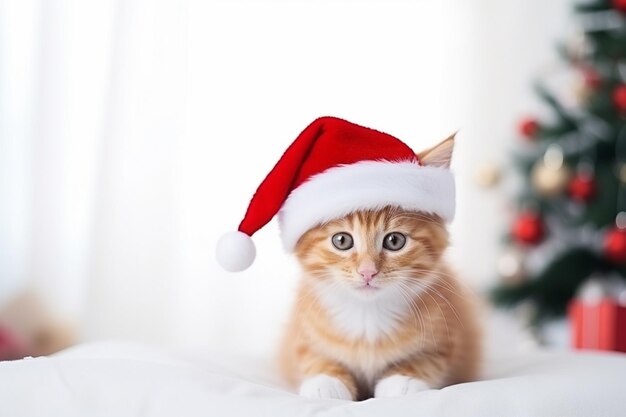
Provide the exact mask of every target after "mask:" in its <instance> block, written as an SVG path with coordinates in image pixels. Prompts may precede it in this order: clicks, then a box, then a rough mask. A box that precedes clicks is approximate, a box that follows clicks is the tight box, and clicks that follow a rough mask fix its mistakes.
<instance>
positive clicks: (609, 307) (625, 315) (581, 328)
mask: <svg viewBox="0 0 626 417" xmlns="http://www.w3.org/2000/svg"><path fill="white" fill-rule="evenodd" d="M568 315H569V320H570V325H571V332H572V333H571V334H572V347H573V348H576V349H595V350H611V351H617V352H626V306H625V305H622V304H620V303H619V302H618V300H617V299H616V298H612V297H602V298H599V299H595V300H586V299H584V298H577V299H574V300H573V301H572V302H571V303H570V305H569V311H568Z"/></svg>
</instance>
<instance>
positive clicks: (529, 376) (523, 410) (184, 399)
mask: <svg viewBox="0 0 626 417" xmlns="http://www.w3.org/2000/svg"><path fill="white" fill-rule="evenodd" d="M273 375H274V373H273V372H272V369H271V366H270V365H269V361H267V360H260V359H257V360H253V359H251V358H241V357H236V356H233V355H216V354H204V355H201V356H198V355H188V354H187V355H183V354H180V353H178V354H173V353H168V352H162V351H157V350H155V349H149V348H145V347H141V346H136V345H128V344H102V343H101V344H93V345H84V346H79V347H77V348H73V349H70V350H67V351H65V352H63V353H61V354H58V355H55V356H52V357H47V358H46V357H42V358H35V359H24V360H21V361H14V362H0V416H2V417H26V416H29V417H30V416H33V417H43V416H46V417H53V416H72V417H73V416H76V417H78V416H80V417H90V416H106V417H123V416H145V417H156V416H163V417H173V416H185V417H192V416H219V417H227V416H251V417H252V416H255V417H256V416H258V417H260V416H271V417H280V416H285V417H296V416H352V417H358V416H383V417H385V416H389V417H391V416H394V417H400V416H412V417H414V416H420V417H426V416H454V417H464V416H480V417H489V416H494V417H503V416H507V417H515V416H533V417H542V416H545V417H562V416H563V417H564V416H572V417H573V416H581V417H592V416H616V417H617V416H620V417H623V416H626V355H620V354H599V353H597V354H592V353H584V354H583V353H567V352H536V353H532V354H527V355H522V356H515V357H513V356H511V357H499V358H490V359H489V360H488V361H487V366H486V371H485V379H484V380H482V381H479V382H473V383H467V384H460V385H455V386H450V387H447V388H444V389H441V390H429V391H424V392H421V393H419V394H415V395H411V396H407V397H403V398H395V399H370V400H367V401H363V402H349V401H339V400H327V401H319V400H309V399H305V398H301V397H299V396H298V395H296V394H294V393H292V392H290V391H289V390H286V389H284V388H283V387H281V386H280V384H279V383H278V382H277V381H276V378H275V376H273Z"/></svg>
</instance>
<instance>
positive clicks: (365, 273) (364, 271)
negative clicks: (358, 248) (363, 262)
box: [357, 266, 378, 284]
mask: <svg viewBox="0 0 626 417" xmlns="http://www.w3.org/2000/svg"><path fill="white" fill-rule="evenodd" d="M357 272H358V273H359V275H361V277H362V278H363V281H365V283H366V284H369V283H370V282H371V281H372V280H373V279H374V277H375V276H376V275H378V270H377V269H376V268H374V267H371V266H367V267H361V268H359V270H358V271H357Z"/></svg>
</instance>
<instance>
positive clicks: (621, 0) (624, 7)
mask: <svg viewBox="0 0 626 417" xmlns="http://www.w3.org/2000/svg"><path fill="white" fill-rule="evenodd" d="M612 3H613V7H615V8H616V9H617V10H619V11H620V12H624V13H626V0H613V1H612Z"/></svg>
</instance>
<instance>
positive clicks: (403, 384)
mask: <svg viewBox="0 0 626 417" xmlns="http://www.w3.org/2000/svg"><path fill="white" fill-rule="evenodd" d="M448 361H449V360H448V359H447V358H446V357H444V356H443V355H434V356H424V357H420V358H418V359H412V360H407V361H404V362H401V363H400V364H397V365H394V366H392V367H391V368H389V369H388V370H387V371H386V372H385V373H384V374H383V376H382V377H381V378H380V379H379V380H378V382H377V383H376V387H375V388H374V397H376V398H388V397H402V396H404V395H409V394H415V393H418V392H420V391H425V390H428V389H431V388H435V387H438V386H439V385H440V384H441V381H442V379H443V376H444V374H445V370H446V369H447V363H448Z"/></svg>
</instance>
